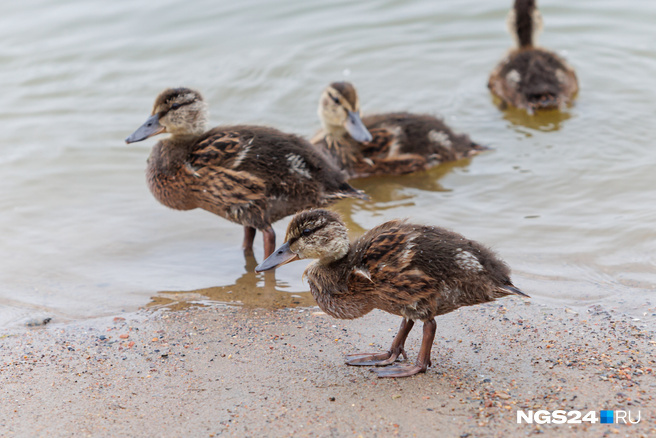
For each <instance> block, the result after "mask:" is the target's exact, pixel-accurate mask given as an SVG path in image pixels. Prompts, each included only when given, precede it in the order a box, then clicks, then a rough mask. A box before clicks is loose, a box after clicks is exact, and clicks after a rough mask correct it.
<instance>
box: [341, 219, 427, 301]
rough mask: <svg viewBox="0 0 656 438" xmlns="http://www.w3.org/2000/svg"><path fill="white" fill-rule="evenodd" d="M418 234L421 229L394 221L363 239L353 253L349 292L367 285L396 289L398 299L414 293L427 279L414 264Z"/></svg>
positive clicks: (371, 231)
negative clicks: (358, 286) (359, 286)
mask: <svg viewBox="0 0 656 438" xmlns="http://www.w3.org/2000/svg"><path fill="white" fill-rule="evenodd" d="M419 232H420V227H414V226H412V225H410V224H407V223H406V222H405V221H401V220H394V221H390V222H386V223H384V224H382V225H379V226H378V227H376V228H373V229H372V230H370V231H369V232H367V233H366V234H365V235H364V236H362V237H361V238H360V239H359V240H358V241H357V242H356V243H355V246H354V250H353V251H352V254H354V257H353V260H352V262H351V265H352V269H351V271H350V272H349V277H348V282H349V289H350V288H351V287H356V286H357V285H363V284H370V285H372V286H375V287H376V288H379V289H380V288H381V287H382V288H384V289H385V288H391V289H395V290H396V291H395V292H394V295H398V296H407V295H412V294H414V292H415V291H416V290H417V289H418V288H421V284H423V283H424V282H425V281H428V280H429V279H428V277H427V276H426V275H425V273H424V272H423V271H422V270H421V269H418V268H417V266H415V265H416V264H415V263H414V258H415V254H416V248H417V242H416V241H417V239H418V238H419V237H420V234H419ZM424 277H425V278H424ZM422 278H423V279H422Z"/></svg>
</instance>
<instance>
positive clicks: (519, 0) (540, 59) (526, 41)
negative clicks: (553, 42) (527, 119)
mask: <svg viewBox="0 0 656 438" xmlns="http://www.w3.org/2000/svg"><path fill="white" fill-rule="evenodd" d="M507 25H508V31H509V32H510V34H511V35H512V36H513V38H514V39H515V41H516V42H517V46H518V47H517V48H516V49H514V50H512V51H511V52H510V53H509V54H508V55H507V56H506V57H505V58H504V59H503V60H502V61H501V62H500V63H499V65H497V67H496V68H495V69H494V70H493V71H492V74H491V75H490V80H489V82H488V88H489V89H490V91H491V92H492V94H494V95H495V96H497V97H499V98H500V99H501V100H502V102H503V105H504V106H507V105H513V106H515V107H517V108H520V109H525V110H526V111H527V112H528V113H529V114H533V113H534V112H535V110H538V109H564V108H565V107H566V106H567V105H569V104H570V103H571V101H572V99H573V98H574V95H575V94H576V93H577V92H578V89H579V84H578V81H577V79H576V73H575V72H574V69H573V68H572V67H570V66H569V65H568V64H567V63H566V62H565V60H564V59H562V58H561V57H559V56H558V55H556V54H555V53H554V52H551V51H548V50H545V49H542V48H539V47H536V46H535V44H536V41H537V36H538V34H539V33H540V32H541V31H542V15H541V14H540V11H539V10H538V8H537V5H536V3H535V0H515V4H514V7H513V9H511V10H510V12H509V14H508V19H507Z"/></svg>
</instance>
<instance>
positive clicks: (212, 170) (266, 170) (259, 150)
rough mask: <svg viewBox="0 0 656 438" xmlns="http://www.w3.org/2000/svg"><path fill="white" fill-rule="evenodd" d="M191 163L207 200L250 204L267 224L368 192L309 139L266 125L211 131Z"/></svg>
mask: <svg viewBox="0 0 656 438" xmlns="http://www.w3.org/2000/svg"><path fill="white" fill-rule="evenodd" d="M188 167H189V169H190V171H192V172H193V173H192V174H193V175H194V177H195V178H196V181H197V182H198V190H195V193H196V194H197V196H198V197H199V198H202V199H203V202H206V203H219V204H222V205H228V206H230V209H231V211H238V212H239V211H242V210H244V208H245V207H246V206H248V207H249V209H250V210H251V211H250V212H249V213H248V214H249V215H250V216H257V218H258V221H259V222H262V221H264V222H262V225H261V226H263V225H264V224H265V223H270V222H275V221H276V220H279V219H281V218H283V217H285V216H287V215H289V214H293V213H295V212H297V211H300V210H303V209H306V208H311V207H319V206H322V205H325V204H327V203H329V202H331V201H332V200H334V199H339V198H344V197H362V196H364V195H363V193H362V192H360V191H357V190H355V189H353V188H352V187H351V186H349V185H348V184H347V183H346V181H345V178H344V176H343V175H342V173H341V172H340V171H339V170H337V169H336V168H335V167H334V166H332V165H331V164H330V163H329V162H328V161H327V160H326V158H325V157H324V156H323V155H322V154H321V153H320V152H318V151H315V150H314V149H313V147H312V146H311V145H310V144H309V143H308V142H307V141H305V140H303V139H302V138H300V137H297V136H295V135H292V134H286V133H283V132H280V131H278V130H276V129H273V128H267V127H261V126H249V125H238V126H231V127H223V128H215V129H213V130H211V131H209V132H208V133H207V134H206V135H205V136H204V138H203V139H201V140H200V141H198V142H197V144H196V146H195V148H194V149H193V151H191V152H190V154H189V158H188ZM256 204H257V205H256ZM234 206H238V207H239V208H237V207H234ZM255 210H257V212H255ZM235 214H236V213H235ZM239 214H240V215H242V216H243V215H245V214H246V213H245V212H242V213H239ZM260 219H261V220H260ZM253 221H256V219H255V218H253V219H252V220H251V222H253Z"/></svg>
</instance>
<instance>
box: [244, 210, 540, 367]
mask: <svg viewBox="0 0 656 438" xmlns="http://www.w3.org/2000/svg"><path fill="white" fill-rule="evenodd" d="M308 258H312V259H318V260H317V261H316V262H314V263H313V264H311V265H310V266H309V267H308V268H307V270H306V271H305V276H306V277H307V279H308V282H309V284H310V291H311V292H312V296H314V299H315V300H316V301H317V303H318V304H319V307H320V308H321V309H322V310H323V311H324V312H326V313H327V314H329V315H331V316H333V317H335V318H342V319H353V318H359V317H361V316H363V315H366V314H367V313H369V312H370V311H372V310H373V309H381V310H384V311H386V312H389V313H392V314H394V315H399V316H401V317H403V321H402V322H401V328H400V329H399V332H398V334H397V335H396V337H395V338H394V341H393V342H392V347H391V348H390V350H389V351H387V352H383V353H373V354H369V353H363V354H354V355H350V356H347V359H348V361H347V362H346V363H347V364H349V365H364V366H371V365H374V366H377V367H382V366H387V365H391V364H393V363H394V362H395V361H396V360H397V358H398V357H399V356H400V355H403V357H404V358H407V356H406V353H405V350H404V345H405V340H406V338H407V336H408V334H409V333H410V330H411V329H412V327H413V325H414V323H415V321H417V320H420V321H423V322H424V335H423V339H422V343H421V349H420V350H419V357H418V359H417V362H416V364H415V365H397V366H393V367H388V368H384V369H374V371H376V372H377V373H378V376H379V377H407V376H412V375H414V374H417V373H424V372H426V369H427V368H428V367H429V366H430V364H431V360H430V352H431V347H432V346H433V339H434V338H435V330H436V327H437V323H436V322H435V317H436V316H437V315H443V314H445V313H449V312H452V311H453V310H456V309H457V308H459V307H462V306H471V305H474V304H480V303H485V302H488V301H493V300H494V299H496V298H501V297H504V296H506V295H521V296H524V297H527V296H528V295H526V294H525V293H524V292H522V291H521V290H519V289H517V288H516V287H515V286H513V284H512V282H511V281H510V270H509V269H508V267H507V266H506V264H505V263H504V262H503V261H501V260H500V259H499V258H498V257H497V256H496V255H495V254H494V253H493V252H492V251H490V250H489V249H487V248H485V247H484V246H483V245H481V244H479V243H477V242H474V241H472V240H469V239H466V238H464V237H463V236H461V235H459V234H456V233H454V232H451V231H448V230H445V229H443V228H439V227H430V226H425V225H416V224H412V223H409V222H406V221H402V220H392V221H389V222H386V223H384V224H382V225H379V226H377V227H375V228H373V229H372V230H370V231H368V232H367V233H365V234H364V235H363V236H362V237H360V238H359V239H358V240H356V241H355V242H353V243H350V242H349V239H348V235H347V229H346V225H345V224H344V222H342V220H341V219H340V217H339V216H338V215H337V214H336V213H333V212H330V211H327V210H321V209H317V210H309V211H304V212H301V213H298V214H297V215H296V216H294V217H293V218H292V220H291V222H290V224H289V227H288V228H287V235H286V237H285V243H284V244H283V245H282V246H281V247H280V248H279V249H277V250H276V251H275V252H274V253H273V254H272V255H271V256H270V257H269V258H267V259H266V260H265V261H264V262H262V264H260V265H259V266H258V267H257V268H256V271H265V270H268V269H273V268H275V267H277V266H281V265H283V264H285V263H289V262H291V261H294V260H299V259H308Z"/></svg>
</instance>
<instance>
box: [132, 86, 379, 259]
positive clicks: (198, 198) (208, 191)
mask: <svg viewBox="0 0 656 438" xmlns="http://www.w3.org/2000/svg"><path fill="white" fill-rule="evenodd" d="M207 118H208V109H207V104H206V103H205V101H204V100H203V97H202V96H201V94H200V93H199V92H198V91H195V90H191V89H189V88H172V89H167V90H164V91H163V92H162V93H161V94H160V95H159V96H158V97H157V100H156V101H155V105H154V107H153V111H152V116H150V117H149V118H148V120H146V122H145V123H144V124H143V125H142V126H141V127H140V128H139V129H137V130H136V131H135V132H134V133H133V134H132V135H130V136H129V137H128V138H127V139H126V140H125V141H126V142H127V143H133V142H137V141H142V140H145V139H146V138H148V137H151V136H153V135H156V134H160V133H164V132H167V133H170V134H171V137H169V138H166V139H163V140H161V141H159V142H158V143H157V144H156V145H155V146H154V147H153V150H152V152H151V154H150V158H149V159H148V170H147V178H148V186H149V188H150V191H151V192H152V193H153V195H154V196H155V198H157V200H158V201H159V202H161V203H162V204H164V205H166V206H167V207H171V208H174V209H176V210H191V209H194V208H202V209H204V210H207V211H209V212H212V213H214V214H218V215H219V216H221V217H224V218H225V219H228V220H230V221H232V222H235V223H238V224H241V225H243V226H244V244H243V248H244V253H245V254H246V255H252V254H253V239H254V238H255V230H261V231H262V233H263V235H264V256H265V257H268V256H269V255H270V254H271V253H272V252H273V250H274V249H275V246H276V244H275V233H274V231H273V228H272V227H271V224H272V223H273V222H275V221H277V220H279V219H282V218H283V217H285V216H288V215H290V214H293V213H296V212H298V211H301V210H304V209H307V208H311V207H320V206H324V205H327V204H329V203H331V202H333V201H335V200H337V199H341V198H347V197H354V198H366V196H365V195H364V193H362V192H361V191H359V190H356V189H354V188H353V187H351V186H350V185H349V184H348V183H347V182H346V180H345V178H344V176H343V174H342V173H341V172H340V170H339V169H337V168H335V167H334V166H333V165H332V164H331V163H329V162H328V160H327V159H326V158H325V157H323V156H322V155H321V154H320V153H318V152H317V151H316V150H314V148H313V147H312V145H310V144H309V143H308V142H307V141H305V140H303V139H302V138H300V137H297V136H295V135H291V134H285V133H283V132H280V131H278V130H276V129H273V128H267V127H262V126H247V125H238V126H221V127H217V128H214V129H211V130H209V131H206V125H207Z"/></svg>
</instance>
